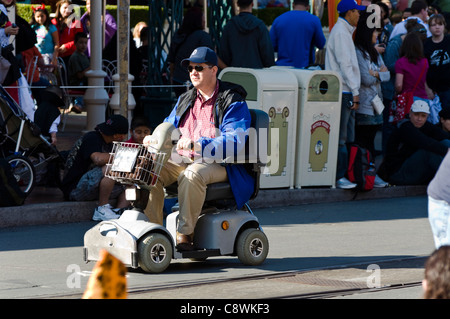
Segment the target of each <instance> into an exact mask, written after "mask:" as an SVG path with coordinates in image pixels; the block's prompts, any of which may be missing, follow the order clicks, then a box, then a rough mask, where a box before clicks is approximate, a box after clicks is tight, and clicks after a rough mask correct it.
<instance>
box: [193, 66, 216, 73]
mask: <svg viewBox="0 0 450 319" xmlns="http://www.w3.org/2000/svg"><path fill="white" fill-rule="evenodd" d="M208 68H210V69H211V68H212V66H208ZM204 69H205V68H204V67H203V66H201V65H196V66H192V65H189V66H188V67H187V70H188V72H189V73H191V72H192V70H195V71H197V72H202V71H203V70H204Z"/></svg>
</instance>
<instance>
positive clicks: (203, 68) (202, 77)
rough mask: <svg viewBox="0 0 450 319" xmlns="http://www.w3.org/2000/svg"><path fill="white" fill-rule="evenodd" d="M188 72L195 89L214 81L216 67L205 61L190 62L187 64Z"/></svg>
mask: <svg viewBox="0 0 450 319" xmlns="http://www.w3.org/2000/svg"><path fill="white" fill-rule="evenodd" d="M188 72H189V76H190V78H191V82H192V84H193V85H194V87H195V88H197V89H202V88H204V87H206V86H207V85H208V84H210V83H211V82H212V81H215V79H216V74H217V67H216V66H210V65H208V64H206V63H193V62H190V63H189V66H188Z"/></svg>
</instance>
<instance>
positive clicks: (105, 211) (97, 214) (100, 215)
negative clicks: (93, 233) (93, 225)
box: [92, 204, 120, 221]
mask: <svg viewBox="0 0 450 319" xmlns="http://www.w3.org/2000/svg"><path fill="white" fill-rule="evenodd" d="M119 217H120V215H118V214H116V213H115V212H114V211H113V210H112V207H111V205H110V204H105V205H103V206H98V207H97V208H96V209H95V210H94V216H92V219H93V220H96V221H100V220H110V219H117V218H119Z"/></svg>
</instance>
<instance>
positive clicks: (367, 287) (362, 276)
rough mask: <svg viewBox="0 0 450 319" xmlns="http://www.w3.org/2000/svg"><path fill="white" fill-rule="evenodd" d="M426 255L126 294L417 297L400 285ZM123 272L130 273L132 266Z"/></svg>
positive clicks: (413, 278)
mask: <svg viewBox="0 0 450 319" xmlns="http://www.w3.org/2000/svg"><path fill="white" fill-rule="evenodd" d="M426 258H427V256H415V257H410V258H401V259H388V260H378V261H371V262H370V263H352V264H347V265H338V266H334V267H324V268H314V269H308V270H298V271H285V272H277V273H273V274H261V275H255V276H248V275H246V276H239V277H234V278H213V279H211V280H207V279H202V280H192V281H178V282H172V283H165V284H156V285H146V286H134V287H129V289H128V298H129V299H177V298H184V297H183V296H191V297H192V298H195V299H197V300H198V299H228V298H232V299H260V300H263V299H329V298H339V297H347V298H352V296H354V295H361V294H365V296H364V298H365V299H370V296H371V294H375V293H376V294H380V293H386V292H392V291H394V290H395V291H396V295H398V296H399V298H402V297H403V298H410V297H412V298H416V299H420V298H421V297H422V295H421V290H420V289H416V290H414V292H413V295H412V296H411V293H409V294H408V295H403V296H402V290H406V289H410V288H417V287H420V286H421V281H422V278H423V265H424V264H425V261H426ZM377 271H379V273H377ZM128 275H129V276H133V271H131V272H130V273H128ZM180 275H182V274H180ZM378 275H379V276H380V277H379V278H377V276H378ZM81 296H82V294H79V293H77V294H59V295H52V296H41V297H40V298H44V299H52V298H62V299H64V298H68V299H77V298H81ZM408 296H410V297H408ZM358 298H360V297H358Z"/></svg>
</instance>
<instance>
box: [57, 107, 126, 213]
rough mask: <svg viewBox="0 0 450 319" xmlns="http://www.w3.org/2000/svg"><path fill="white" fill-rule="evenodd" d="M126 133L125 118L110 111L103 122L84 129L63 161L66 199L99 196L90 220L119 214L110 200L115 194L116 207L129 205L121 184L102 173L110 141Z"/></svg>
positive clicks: (119, 140)
mask: <svg viewBox="0 0 450 319" xmlns="http://www.w3.org/2000/svg"><path fill="white" fill-rule="evenodd" d="M127 134H128V120H127V119H126V118H125V117H123V116H121V115H112V116H111V117H110V118H109V119H108V120H107V121H106V122H104V123H101V124H99V125H97V126H96V128H95V130H94V131H91V132H88V133H86V134H85V135H84V136H83V137H81V138H80V139H79V140H78V141H77V142H75V145H74V146H73V147H72V149H71V151H70V153H69V155H68V157H67V161H66V168H65V174H64V178H63V181H62V185H61V189H62V191H63V193H64V198H65V199H66V200H72V201H90V200H96V199H98V205H99V206H98V207H97V208H95V210H94V216H93V217H92V219H93V220H97V221H100V220H109V219H115V218H118V217H119V215H118V214H117V211H118V210H117V209H113V207H112V206H111V205H110V204H109V200H110V199H116V198H117V205H116V206H117V208H119V209H120V208H125V207H128V202H127V200H126V199H125V188H124V186H123V185H120V184H116V182H115V181H114V180H112V179H110V178H108V177H105V170H106V164H107V163H108V160H109V153H110V152H111V150H112V146H113V141H117V142H121V141H124V140H125V138H126V137H127Z"/></svg>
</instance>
